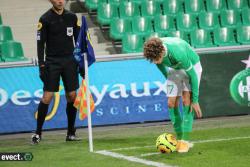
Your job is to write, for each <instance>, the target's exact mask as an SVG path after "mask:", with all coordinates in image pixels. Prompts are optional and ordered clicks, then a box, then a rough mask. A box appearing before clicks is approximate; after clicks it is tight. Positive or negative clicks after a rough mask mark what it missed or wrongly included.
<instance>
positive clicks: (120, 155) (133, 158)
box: [95, 150, 173, 167]
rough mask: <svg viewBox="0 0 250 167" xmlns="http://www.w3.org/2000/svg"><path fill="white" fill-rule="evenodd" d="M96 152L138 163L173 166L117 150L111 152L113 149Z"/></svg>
mask: <svg viewBox="0 0 250 167" xmlns="http://www.w3.org/2000/svg"><path fill="white" fill-rule="evenodd" d="M95 153H98V154H102V155H106V156H111V157H114V158H119V159H125V160H128V161H132V162H137V163H141V164H144V165H149V166H156V167H173V166H170V165H166V164H163V163H159V162H154V161H149V160H145V159H141V158H137V157H134V156H125V155H123V154H119V153H115V152H111V151H107V150H101V151H96V152H95Z"/></svg>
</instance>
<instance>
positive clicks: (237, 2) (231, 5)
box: [227, 0, 248, 11]
mask: <svg viewBox="0 0 250 167" xmlns="http://www.w3.org/2000/svg"><path fill="white" fill-rule="evenodd" d="M227 5H228V9H232V10H238V11H241V10H242V8H243V7H246V6H248V2H247V0H227Z"/></svg>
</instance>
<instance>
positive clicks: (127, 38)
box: [122, 33, 144, 53]
mask: <svg viewBox="0 0 250 167" xmlns="http://www.w3.org/2000/svg"><path fill="white" fill-rule="evenodd" d="M143 43H144V40H143V36H142V35H138V34H132V33H128V34H126V35H124V36H123V38H122V52H123V53H135V52H142V51H143Z"/></svg>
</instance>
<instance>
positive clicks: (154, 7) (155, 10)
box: [141, 1, 162, 18]
mask: <svg viewBox="0 0 250 167" xmlns="http://www.w3.org/2000/svg"><path fill="white" fill-rule="evenodd" d="M159 14H162V13H161V6H160V3H159V2H156V1H143V2H142V4H141V15H142V16H143V17H151V18H153V17H154V16H155V15H159Z"/></svg>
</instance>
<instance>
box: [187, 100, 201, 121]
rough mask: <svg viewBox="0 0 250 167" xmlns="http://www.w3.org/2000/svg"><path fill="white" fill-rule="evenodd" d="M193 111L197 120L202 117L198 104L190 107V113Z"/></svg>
mask: <svg viewBox="0 0 250 167" xmlns="http://www.w3.org/2000/svg"><path fill="white" fill-rule="evenodd" d="M192 111H194V112H195V114H196V116H197V118H201V117H202V112H201V108H200V105H199V103H192V104H191V107H190V112H192Z"/></svg>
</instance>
